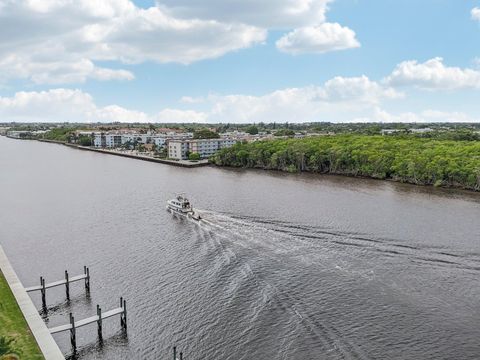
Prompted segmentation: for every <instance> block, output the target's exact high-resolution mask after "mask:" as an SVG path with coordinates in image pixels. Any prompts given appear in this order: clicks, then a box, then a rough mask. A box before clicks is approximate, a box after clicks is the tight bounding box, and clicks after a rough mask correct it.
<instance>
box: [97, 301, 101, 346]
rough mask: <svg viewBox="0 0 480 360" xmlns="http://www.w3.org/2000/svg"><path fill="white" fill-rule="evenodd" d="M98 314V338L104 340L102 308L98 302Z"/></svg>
mask: <svg viewBox="0 0 480 360" xmlns="http://www.w3.org/2000/svg"><path fill="white" fill-rule="evenodd" d="M97 316H98V321H97V326H98V329H97V332H98V338H99V339H100V340H102V309H101V308H100V305H98V304H97Z"/></svg>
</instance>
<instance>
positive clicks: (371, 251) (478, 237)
mask: <svg viewBox="0 0 480 360" xmlns="http://www.w3.org/2000/svg"><path fill="white" fill-rule="evenodd" d="M178 192H185V193H187V194H188V195H189V196H190V198H191V201H192V202H193V203H194V206H195V207H196V208H198V209H199V210H200V213H201V214H202V216H203V218H204V220H202V221H201V222H200V223H194V222H191V221H188V220H186V219H183V218H177V217H175V216H173V215H172V214H170V213H168V212H167V211H166V210H165V202H166V200H168V199H169V198H172V197H173V196H174V194H175V193H178ZM479 220H480V194H478V193H470V192H462V191H453V190H445V189H435V188H423V187H416V186H411V185H403V184H397V183H390V182H382V181H374V180H365V179H352V178H345V177H336V176H320V175H311V174H310V175H308V174H283V173H276V172H265V171H243V170H231V169H222V168H213V167H208V168H197V169H183V168H177V167H171V166H167V165H161V164H155V163H149V162H143V161H138V160H133V159H126V158H121V157H116V156H111V155H105V154H98V153H94V152H85V151H78V150H75V149H70V148H67V147H64V146H60V145H55V144H46V143H40V142H35V141H19V140H12V139H7V138H5V137H0V243H1V244H2V246H3V247H4V249H5V251H6V253H7V255H8V256H9V258H10V261H11V263H12V264H13V266H14V268H15V269H16V271H17V273H18V275H19V277H20V279H21V280H22V282H23V283H24V285H25V286H31V285H36V284H37V283H38V282H39V280H38V279H39V276H40V275H43V276H44V277H45V278H46V280H47V282H50V281H55V280H60V279H62V278H63V272H64V270H65V269H68V270H69V272H70V274H71V275H77V274H80V273H81V272H82V269H83V265H88V266H89V267H90V271H91V275H92V279H91V286H92V291H91V294H90V296H86V295H85V291H84V289H83V285H82V284H81V283H77V284H72V285H71V290H70V291H71V299H70V301H66V300H65V294H64V288H62V287H59V288H55V289H51V290H48V291H47V304H48V311H47V312H46V313H45V312H42V316H43V317H44V319H45V321H46V322H47V325H48V326H49V327H51V326H56V325H61V324H64V323H67V322H68V319H67V318H68V313H69V312H73V313H74V315H75V316H76V318H77V319H81V318H84V317H88V316H91V315H94V314H95V312H96V304H100V305H101V306H102V309H104V310H108V309H110V308H114V307H117V306H118V301H119V297H120V296H123V297H125V298H126V299H127V307H128V310H129V312H128V334H127V335H125V334H124V333H123V332H122V331H121V329H120V324H119V322H120V320H119V319H118V317H116V318H112V319H108V320H105V321H104V329H103V334H104V340H103V342H99V341H98V339H97V334H96V327H95V325H92V326H87V327H83V328H80V329H78V331H77V343H78V346H79V348H78V354H77V356H78V358H80V359H169V358H171V347H172V346H173V345H177V347H178V348H179V349H180V350H182V351H183V352H184V359H187V360H189V359H230V360H240V359H244V360H247V359H259V360H263V359H269V360H271V359H278V360H280V359H299V360H300V359H302V360H304V359H479V358H480V342H479V339H480V325H479V324H480V223H479ZM31 296H32V299H33V300H34V302H35V304H36V305H37V307H38V308H39V309H40V308H41V302H40V294H38V293H33V294H31ZM54 337H55V339H56V340H57V342H58V344H59V346H60V348H61V349H62V351H63V353H64V354H66V355H67V356H70V354H71V349H70V344H69V335H68V332H66V333H61V334H57V335H54Z"/></svg>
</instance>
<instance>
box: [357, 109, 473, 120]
mask: <svg viewBox="0 0 480 360" xmlns="http://www.w3.org/2000/svg"><path fill="white" fill-rule="evenodd" d="M364 120H365V119H364ZM365 121H379V122H390V123H392V122H395V123H399V122H405V123H414V122H427V123H430V122H442V123H443V122H461V123H469V122H470V123H471V122H478V121H479V119H476V118H475V117H472V116H470V115H468V114H466V113H463V112H455V111H453V112H449V111H439V110H424V111H421V112H419V113H413V112H403V113H399V114H391V113H389V112H387V111H385V110H383V109H381V108H379V107H375V108H374V110H373V114H372V117H371V118H370V119H369V120H368V119H367V120H365Z"/></svg>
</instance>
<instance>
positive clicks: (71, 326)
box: [48, 298, 127, 351]
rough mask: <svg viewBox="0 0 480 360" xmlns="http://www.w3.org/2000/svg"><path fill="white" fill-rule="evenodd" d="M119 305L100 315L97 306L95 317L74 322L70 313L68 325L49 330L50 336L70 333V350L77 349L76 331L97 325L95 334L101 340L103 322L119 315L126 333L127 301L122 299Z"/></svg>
mask: <svg viewBox="0 0 480 360" xmlns="http://www.w3.org/2000/svg"><path fill="white" fill-rule="evenodd" d="M120 304H121V306H120V307H119V308H116V309H113V310H110V311H106V312H104V313H102V309H101V307H100V305H97V315H94V316H91V317H89V318H86V319H83V320H78V321H75V319H74V317H73V315H72V313H70V323H69V324H66V325H60V326H56V327H54V328H50V329H48V330H50V333H51V334H57V333H59V332H62V331H67V330H69V331H70V343H71V344H72V348H73V349H74V351H75V349H76V347H77V342H76V329H77V328H79V327H82V326H85V325H88V324H93V323H97V332H98V337H99V339H100V340H102V337H103V336H102V327H103V320H104V319H107V318H109V317H112V316H115V315H120V324H121V326H122V329H123V330H124V331H127V311H126V309H127V301H126V300H125V299H124V298H121V299H120Z"/></svg>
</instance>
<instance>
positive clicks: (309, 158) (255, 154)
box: [211, 135, 480, 191]
mask: <svg viewBox="0 0 480 360" xmlns="http://www.w3.org/2000/svg"><path fill="white" fill-rule="evenodd" d="M211 161H212V162H214V163H215V164H216V165H218V166H233V167H246V168H261V169H272V170H281V171H289V172H302V171H306V172H318V173H325V174H337V175H348V176H362V177H371V178H375V179H389V180H394V181H400V182H406V183H411V184H418V185H434V186H445V187H458V188H465V189H470V190H476V191H479V190H480V142H479V141H455V140H439V139H431V138H419V137H414V136H368V135H337V136H319V137H311V138H305V139H282V140H273V141H259V142H252V143H239V144H236V145H235V146H233V147H231V148H228V149H223V150H221V151H220V152H219V153H217V154H216V155H214V156H213V157H212V159H211Z"/></svg>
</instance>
